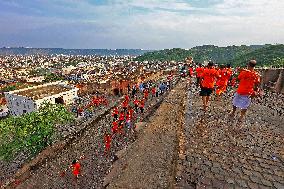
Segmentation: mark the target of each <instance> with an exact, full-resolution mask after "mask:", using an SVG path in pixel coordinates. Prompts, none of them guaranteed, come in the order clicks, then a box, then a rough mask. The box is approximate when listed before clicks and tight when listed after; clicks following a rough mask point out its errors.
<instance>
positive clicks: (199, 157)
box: [176, 90, 284, 189]
mask: <svg viewBox="0 0 284 189" xmlns="http://www.w3.org/2000/svg"><path fill="white" fill-rule="evenodd" d="M223 99H224V100H223V101H222V102H216V101H213V102H211V105H210V109H209V114H208V115H205V116H203V115H204V114H203V113H202V110H201V99H200V97H199V95H198V91H197V90H196V91H194V90H193V91H192V90H191V91H190V92H189V94H188V106H187V107H186V123H185V129H184V133H185V140H186V142H185V155H186V156H185V159H184V161H183V166H184V168H183V173H182V176H181V180H180V182H178V183H177V187H176V188H235V189H237V188H251V189H258V188H259V189H262V188H277V189H283V188H284V118H283V116H282V117H281V116H279V115H278V114H277V112H276V111H277V110H274V109H273V107H272V106H271V107H269V105H267V104H266V105H267V106H263V104H261V103H259V104H258V103H256V102H253V105H252V106H251V107H250V109H249V111H248V115H247V118H246V122H245V124H244V127H243V128H240V127H239V125H237V123H236V121H233V122H230V121H229V119H228V112H229V111H230V108H231V107H232V106H231V100H232V96H227V97H223ZM282 102H283V101H282ZM282 105H283V106H284V104H283V103H282ZM283 106H282V107H280V108H284V107H283ZM282 111H283V110H282ZM278 112H279V111H278Z"/></svg>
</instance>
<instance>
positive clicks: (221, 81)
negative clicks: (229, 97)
mask: <svg viewBox="0 0 284 189" xmlns="http://www.w3.org/2000/svg"><path fill="white" fill-rule="evenodd" d="M219 76H220V77H218V78H217V81H216V85H217V88H216V94H217V100H218V101H219V100H220V96H221V95H222V94H223V93H224V92H225V91H226V89H227V85H228V81H229V79H230V77H231V75H230V73H229V71H228V69H227V68H225V66H224V65H221V66H220V70H219Z"/></svg>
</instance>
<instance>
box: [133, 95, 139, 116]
mask: <svg viewBox="0 0 284 189" xmlns="http://www.w3.org/2000/svg"><path fill="white" fill-rule="evenodd" d="M133 103H134V107H135V112H136V113H138V107H139V100H138V99H137V98H135V100H134V101H133Z"/></svg>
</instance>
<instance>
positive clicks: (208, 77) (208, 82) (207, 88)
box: [200, 62, 219, 112]
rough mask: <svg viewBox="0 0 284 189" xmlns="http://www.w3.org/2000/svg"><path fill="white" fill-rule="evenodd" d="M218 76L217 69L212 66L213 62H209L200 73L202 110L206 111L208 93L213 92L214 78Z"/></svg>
mask: <svg viewBox="0 0 284 189" xmlns="http://www.w3.org/2000/svg"><path fill="white" fill-rule="evenodd" d="M218 77H219V74H218V72H217V70H216V69H215V68H214V67H213V62H209V63H208V65H207V67H206V68H204V70H203V72H202V74H201V91H200V96H202V101H203V110H204V112H206V111H207V108H208V102H209V98H210V95H211V94H212V92H213V89H214V84H215V80H216V79H217V78H218Z"/></svg>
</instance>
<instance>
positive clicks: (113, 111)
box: [112, 107, 119, 120]
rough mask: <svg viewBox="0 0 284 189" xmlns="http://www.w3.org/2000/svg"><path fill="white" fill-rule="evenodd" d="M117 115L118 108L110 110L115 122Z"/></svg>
mask: <svg viewBox="0 0 284 189" xmlns="http://www.w3.org/2000/svg"><path fill="white" fill-rule="evenodd" d="M118 113H119V111H118V107H114V108H113V110H112V116H113V118H114V119H115V120H116V119H117V118H118Z"/></svg>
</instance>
